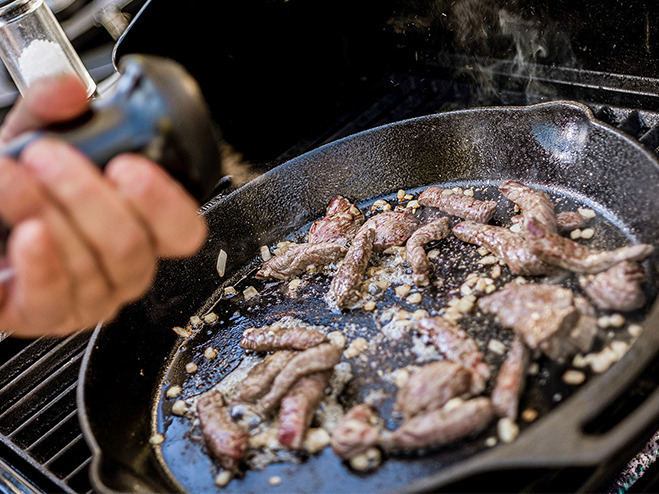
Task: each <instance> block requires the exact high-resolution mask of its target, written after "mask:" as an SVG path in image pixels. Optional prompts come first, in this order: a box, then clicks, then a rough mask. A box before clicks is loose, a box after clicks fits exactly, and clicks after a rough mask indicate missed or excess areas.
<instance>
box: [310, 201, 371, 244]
mask: <svg viewBox="0 0 659 494" xmlns="http://www.w3.org/2000/svg"><path fill="white" fill-rule="evenodd" d="M363 223H364V215H363V214H362V212H361V211H360V210H359V208H358V207H357V205H356V204H354V203H351V202H350V201H348V200H347V199H346V198H345V197H341V196H336V197H334V198H333V199H332V201H331V202H330V203H329V206H327V210H326V211H325V216H324V217H323V218H321V219H319V220H317V221H315V222H314V223H313V225H311V229H310V230H309V236H308V242H309V243H310V244H318V243H325V242H332V243H337V244H340V245H344V246H345V245H348V244H349V243H350V241H351V240H352V238H353V237H354V236H355V233H357V230H359V227H361V226H362V224H363Z"/></svg>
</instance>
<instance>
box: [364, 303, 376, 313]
mask: <svg viewBox="0 0 659 494" xmlns="http://www.w3.org/2000/svg"><path fill="white" fill-rule="evenodd" d="M364 310H366V311H369V312H370V311H372V310H375V302H373V301H372V300H369V301H367V302H366V303H365V304H364Z"/></svg>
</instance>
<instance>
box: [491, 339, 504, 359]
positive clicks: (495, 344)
mask: <svg viewBox="0 0 659 494" xmlns="http://www.w3.org/2000/svg"><path fill="white" fill-rule="evenodd" d="M487 348H488V350H490V351H491V352H493V353H496V354H497V355H503V354H504V353H506V345H504V344H503V343H502V342H500V341H499V340H496V339H491V340H490V341H488V342H487Z"/></svg>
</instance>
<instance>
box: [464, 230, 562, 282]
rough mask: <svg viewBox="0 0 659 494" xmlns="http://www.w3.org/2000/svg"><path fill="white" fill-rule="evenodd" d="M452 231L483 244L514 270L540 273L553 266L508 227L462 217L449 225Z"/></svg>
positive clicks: (481, 245)
mask: <svg viewBox="0 0 659 494" xmlns="http://www.w3.org/2000/svg"><path fill="white" fill-rule="evenodd" d="M453 234H454V235H455V236H456V237H458V238H459V239H460V240H462V241H463V242H469V243H470V244H476V245H478V246H480V247H485V248H486V249H487V250H489V251H490V252H491V253H492V254H494V255H495V256H496V257H497V258H498V259H500V260H502V261H503V262H505V263H506V265H507V266H508V268H509V269H510V271H512V272H513V273H514V274H521V275H541V274H548V273H550V272H552V271H553V270H554V268H553V267H552V266H551V265H549V264H547V263H545V262H544V261H542V260H541V259H540V258H539V257H538V256H537V255H535V254H534V253H533V252H532V251H531V248H530V244H529V242H528V240H527V239H526V238H524V237H523V236H522V235H518V234H516V233H514V232H511V231H510V230H509V229H508V228H503V227H500V226H494V225H483V224H481V223H477V222H475V221H462V222H460V223H458V224H457V225H455V226H454V227H453Z"/></svg>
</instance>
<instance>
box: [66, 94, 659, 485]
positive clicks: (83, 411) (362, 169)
mask: <svg viewBox="0 0 659 494" xmlns="http://www.w3.org/2000/svg"><path fill="white" fill-rule="evenodd" d="M509 178H515V179H519V180H522V181H523V182H525V183H527V184H529V185H533V186H538V187H545V188H547V189H548V190H553V191H558V192H559V193H560V194H561V195H566V196H569V197H572V198H575V199H578V200H579V201H581V202H582V203H584V204H587V205H589V207H592V208H594V209H596V210H597V211H598V213H599V214H600V215H602V216H603V217H605V218H606V219H607V220H608V221H610V222H611V223H612V224H613V225H615V226H616V227H617V228H618V229H619V230H620V231H621V232H622V233H623V234H624V236H626V237H627V239H626V242H644V243H650V244H653V245H655V247H659V216H658V215H657V214H656V212H657V210H658V207H657V206H658V205H659V163H658V162H657V160H656V158H655V157H653V156H652V155H651V154H650V153H648V152H647V151H646V150H644V149H643V148H642V147H641V146H640V145H639V144H638V143H636V142H634V141H632V140H630V139H629V138H627V137H626V136H624V135H623V134H621V133H620V132H618V131H616V130H615V129H613V128H611V127H609V126H606V125H604V124H602V123H600V122H598V121H596V120H594V118H593V116H592V114H591V113H590V111H589V110H588V109H587V108H585V107H583V106H581V105H579V104H575V103H567V102H555V103H547V104H541V105H535V106H530V107H504V108H482V109H471V110H464V111H458V112H450V113H444V114H437V115H430V116H426V117H421V118H416V119H412V120H407V121H403V122H399V123H394V124H390V125H386V126H383V127H379V128H376V129H373V130H369V131H365V132H362V133H360V134H356V135H354V136H351V137H348V138H345V139H342V140H340V141H337V142H335V143H331V144H328V145H326V146H323V147H321V148H319V149H317V150H315V151H312V152H310V153H307V154H305V155H303V156H300V157H299V158H296V159H294V160H292V161H290V162H288V163H285V164H284V165H281V166H280V167H277V168H275V169H273V170H272V171H270V172H268V173H267V174H265V175H263V176H262V177H260V178H259V179H257V180H255V181H253V182H252V183H249V184H248V185H246V186H245V187H243V188H241V189H239V190H238V191H236V192H234V193H232V194H231V195H229V196H227V197H224V198H218V199H217V200H215V201H212V202H211V203H209V204H207V205H206V206H205V207H204V208H203V213H204V215H205V216H206V218H207V220H208V223H209V226H210V238H209V240H208V242H207V244H206V246H205V247H204V248H203V250H202V252H201V253H200V254H198V255H197V256H195V257H194V258H192V259H188V260H181V261H172V262H164V263H162V265H161V269H160V271H159V274H158V277H157V280H156V282H155V284H154V286H153V288H152V289H151V291H150V292H149V293H148V294H147V295H146V296H145V297H144V298H143V299H142V300H140V301H138V302H136V303H135V304H133V305H131V306H130V307H128V308H127V309H126V310H124V311H123V312H122V313H121V314H120V316H119V317H118V318H117V319H116V320H114V321H113V322H112V323H110V324H108V325H106V326H104V327H102V328H97V330H96V331H95V332H94V334H93V336H92V339H91V341H90V344H89V347H88V349H87V352H86V355H85V358H84V362H83V365H82V369H81V373H80V384H79V386H78V404H79V411H80V420H81V424H82V428H83V432H84V435H85V438H86V439H87V441H88V443H89V445H90V447H91V449H92V452H93V461H92V464H91V468H90V472H91V479H92V482H93V484H94V487H95V488H96V489H98V491H100V492H112V491H122V492H126V491H144V490H147V491H180V490H189V491H191V492H203V491H206V490H212V489H213V484H212V470H211V465H210V461H209V460H208V459H207V457H206V456H205V455H201V454H199V451H200V449H199V447H197V446H194V444H195V443H194V442H193V441H191V440H190V438H189V437H184V436H183V435H180V436H176V437H179V439H180V440H178V439H177V442H175V444H173V445H172V444H171V443H168V442H167V441H165V445H167V446H168V447H169V448H170V450H169V452H168V456H169V458H170V459H171V457H172V451H175V452H176V453H177V455H178V456H176V455H175V458H176V460H175V461H174V463H175V468H174V469H173V470H169V469H168V468H167V467H166V466H165V464H164V462H163V461H162V456H161V452H160V450H159V448H157V447H154V446H151V445H150V444H149V437H150V436H151V435H152V434H154V432H156V428H158V432H163V430H162V429H163V428H165V427H167V424H171V423H173V422H171V420H170V419H168V418H167V417H165V416H163V415H162V413H163V412H162V410H163V409H164V408H161V407H160V406H159V403H160V399H161V391H162V388H161V385H162V380H163V379H164V375H165V372H166V371H167V369H168V366H169V365H170V362H171V361H172V359H175V358H176V353H175V352H176V351H178V349H179V345H180V343H181V341H180V340H179V338H178V336H177V335H176V334H175V333H174V332H173V331H171V328H172V326H175V325H181V324H185V322H186V321H187V320H188V318H189V317H190V316H191V315H193V314H195V313H198V312H201V313H203V311H204V310H205V309H206V308H207V307H208V303H209V300H210V301H212V300H214V298H215V294H216V293H219V292H220V291H221V288H222V283H223V281H224V280H226V279H227V278H231V277H236V276H239V274H240V272H241V269H244V267H245V266H246V265H249V263H250V262H252V261H253V260H254V259H255V257H256V256H257V255H258V252H259V247H260V246H262V245H272V244H273V243H275V242H277V241H279V240H281V239H282V238H284V237H286V236H287V235H288V234H290V233H291V232H292V231H294V230H296V229H298V228H300V227H301V226H303V225H305V224H307V223H308V222H309V221H311V220H313V219H315V218H317V217H320V216H322V213H323V211H324V208H325V207H326V205H327V204H328V202H329V201H330V199H331V198H332V197H333V196H334V195H335V194H337V193H340V194H343V195H344V196H346V197H349V198H351V199H354V200H357V201H361V200H364V199H367V198H372V197H376V196H381V195H386V194H395V192H396V191H397V190H398V189H400V188H403V189H413V188H418V187H421V186H424V185H428V184H432V183H451V182H461V183H463V182H467V183H468V182H469V181H475V180H479V181H481V182H484V183H490V184H492V185H493V186H496V185H497V184H498V183H500V182H501V181H502V180H505V179H509ZM220 249H224V250H225V251H226V252H227V253H228V263H227V268H226V270H227V273H226V275H225V278H223V279H221V278H219V277H218V274H217V272H216V268H215V265H216V259H217V254H218V252H219V250H220ZM645 267H646V270H647V272H648V275H649V278H650V280H651V282H650V284H649V288H648V290H649V292H648V293H649V295H650V296H651V297H652V298H651V300H653V299H654V296H655V295H656V291H657V290H656V273H657V256H656V255H655V256H653V257H652V258H651V259H650V260H649V261H648V262H646V263H645ZM644 327H645V330H644V332H643V334H642V336H641V337H640V338H639V339H638V340H637V342H636V343H635V344H634V345H633V346H632V348H631V349H630V351H629V352H628V353H627V355H626V356H625V357H624V358H623V360H621V361H620V362H619V363H617V364H616V365H614V366H613V367H612V368H611V369H610V370H609V371H607V372H606V373H604V374H602V375H600V376H597V377H595V378H593V379H592V380H590V381H589V382H588V383H587V384H586V385H584V386H583V387H582V388H581V389H580V390H579V391H577V392H576V393H574V394H573V395H572V396H571V397H570V398H569V399H567V400H565V401H564V402H563V403H561V404H560V405H559V406H556V407H555V408H554V409H553V410H552V411H551V412H549V413H548V414H547V415H546V416H545V417H543V418H542V419H541V420H539V421H537V422H536V423H534V424H533V425H531V426H530V427H528V428H527V429H526V430H524V431H523V432H522V434H521V435H520V437H519V438H518V440H517V441H516V442H514V443H512V444H510V445H505V446H498V447H496V448H492V449H486V448H481V447H478V446H475V445H474V444H472V443H471V442H466V443H465V444H464V445H462V446H460V447H459V448H458V449H457V450H456V451H455V452H454V453H451V454H449V455H447V453H446V451H443V452H442V451H440V452H438V453H432V454H430V455H428V456H425V457H421V458H401V459H396V460H389V461H388V462H386V463H385V465H384V466H383V467H382V468H381V469H380V470H378V471H376V472H375V473H373V474H370V475H356V474H354V473H351V472H350V471H349V470H348V469H347V468H345V467H344V466H343V465H342V464H340V462H338V460H337V459H336V458H335V457H334V456H333V455H332V454H331V452H329V451H328V450H325V453H324V454H321V455H320V456H319V457H315V458H312V459H311V460H310V461H308V462H306V463H303V464H301V465H275V466H271V467H272V468H271V467H268V468H267V469H266V470H265V471H264V472H249V473H248V475H247V476H246V480H245V482H244V483H238V482H234V483H232V484H230V485H229V488H230V489H238V490H240V491H245V490H248V491H259V490H264V489H269V488H271V487H270V486H268V483H267V482H268V478H269V476H270V475H272V474H273V472H276V474H277V475H279V476H282V477H283V479H284V482H283V483H282V486H281V487H282V488H286V489H287V490H290V489H293V490H306V489H308V490H313V491H319V492H321V491H337V490H345V491H357V490H364V491H368V492H374V491H383V490H400V489H403V490H404V489H408V490H417V489H437V488H439V487H440V486H442V485H446V483H447V482H450V481H454V480H456V479H460V478H463V477H466V476H468V475H471V474H474V473H477V472H481V471H486V470H496V469H502V468H521V467H561V466H584V465H586V466H589V465H596V464H598V463H601V462H603V461H605V460H606V459H608V458H610V457H611V456H612V455H613V454H615V453H616V452H618V451H620V449H621V448H622V447H624V445H625V444H627V443H628V441H629V440H630V439H631V438H635V437H637V436H638V435H640V434H642V433H647V429H648V427H652V426H654V425H655V424H656V422H657V417H658V416H659V391H657V390H656V389H655V390H654V392H653V393H652V394H651V395H650V396H649V397H648V398H647V399H646V400H645V402H644V403H643V404H642V405H640V406H639V407H638V408H636V409H635V411H634V412H633V413H632V414H631V415H629V416H627V417H626V418H625V419H624V420H622V421H621V422H620V423H619V424H617V425H615V427H613V428H611V429H610V430H608V431H607V432H605V433H603V434H589V433H587V432H586V431H585V430H584V425H585V424H587V423H588V422H589V421H590V420H591V419H593V418H595V417H597V416H598V415H599V414H600V413H602V411H603V410H605V409H606V407H607V405H609V404H610V403H611V402H612V401H613V400H614V399H615V398H616V397H617V396H619V395H620V394H621V393H622V392H623V391H624V390H625V389H626V388H628V387H629V385H630V383H631V382H633V380H634V379H636V378H637V376H638V375H639V374H640V373H641V372H642V371H643V370H644V369H647V368H648V366H650V365H651V364H652V362H653V360H654V359H655V358H656V355H657V350H658V349H659V331H658V328H659V309H658V307H657V305H656V304H655V305H654V307H653V308H652V310H648V315H647V317H645V321H644ZM239 333H240V332H239V331H238V332H236V331H233V332H232V331H231V330H227V333H226V338H227V341H226V348H225V351H227V352H229V353H228V354H233V355H235V350H236V349H237V342H238V340H237V337H238V336H239ZM193 344H194V343H190V345H193ZM227 362H229V363H231V362H232V361H231V359H228V360H227ZM233 363H235V362H233ZM168 378H169V377H168ZM199 391H203V389H199ZM171 436H172V437H173V436H175V434H172V435H171ZM171 448H174V449H173V450H172V449H171ZM451 455H453V456H451ZM452 457H453V458H454V459H453V460H451V458H452ZM172 471H175V472H176V474H175V475H174V474H172ZM182 472H183V473H182ZM248 479H249V480H248Z"/></svg>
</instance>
